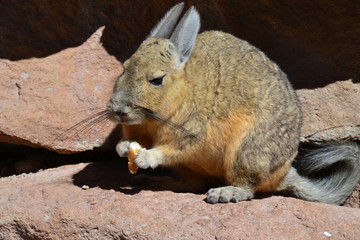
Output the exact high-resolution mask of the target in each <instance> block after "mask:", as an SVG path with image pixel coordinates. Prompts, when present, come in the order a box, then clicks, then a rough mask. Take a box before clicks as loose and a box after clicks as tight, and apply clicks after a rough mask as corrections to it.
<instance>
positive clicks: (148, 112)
mask: <svg viewBox="0 0 360 240" xmlns="http://www.w3.org/2000/svg"><path fill="white" fill-rule="evenodd" d="M133 105H135V106H136V107H139V108H141V109H143V110H144V112H145V114H146V116H147V117H150V118H152V119H154V120H157V121H159V122H161V123H164V124H166V125H167V126H169V127H171V128H172V129H174V130H176V131H180V132H182V133H184V134H186V135H187V136H189V137H191V138H194V139H196V140H197V141H199V142H201V143H202V144H204V145H206V146H210V147H211V148H213V149H215V150H217V151H219V152H221V149H219V148H217V147H216V146H212V145H210V144H208V143H207V142H206V141H204V140H203V139H201V138H200V137H199V136H198V135H196V134H194V133H192V132H190V131H189V130H187V129H186V128H184V127H183V126H182V125H179V124H176V123H174V122H172V121H170V120H169V119H167V118H166V117H164V116H162V115H161V114H159V113H157V112H154V111H152V110H150V109H148V108H145V107H142V106H139V105H136V104H133Z"/></svg>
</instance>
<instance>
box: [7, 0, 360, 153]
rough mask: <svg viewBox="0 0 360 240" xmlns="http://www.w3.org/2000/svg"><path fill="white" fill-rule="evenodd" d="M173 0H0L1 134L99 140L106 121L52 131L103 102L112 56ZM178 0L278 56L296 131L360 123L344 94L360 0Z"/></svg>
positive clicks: (39, 141) (58, 144) (19, 138)
mask: <svg viewBox="0 0 360 240" xmlns="http://www.w3.org/2000/svg"><path fill="white" fill-rule="evenodd" d="M176 2H178V1H177V0H169V1H156V0H148V1H140V0H134V1H127V0H116V1H102V0H94V1H86V0H79V1H72V0H64V1H50V2H49V1H38V0H29V1H10V2H9V1H2V2H1V3H0V34H1V37H0V76H1V82H0V98H1V101H0V141H3V142H11V143H21V144H28V145H33V146H41V147H46V148H48V149H53V150H56V151H59V152H65V151H68V152H69V151H83V150H85V149H92V148H93V147H94V146H99V145H101V144H102V143H103V142H104V140H105V138H106V137H107V136H108V135H109V134H110V133H111V131H112V129H113V126H102V127H93V128H92V130H91V131H85V133H81V134H79V135H77V133H79V132H84V129H83V131H81V129H82V127H84V126H86V123H84V124H82V125H80V126H79V127H78V128H76V129H73V131H70V132H67V134H65V137H63V138H60V140H61V141H54V139H55V138H56V137H54V136H58V135H60V134H61V133H63V132H64V131H65V130H66V129H67V128H69V127H71V126H73V125H75V124H76V123H77V122H79V121H81V120H83V119H86V118H87V117H88V116H91V115H92V114H94V113H96V112H98V111H100V109H103V108H104V106H105V103H106V101H107V100H108V98H109V94H110V92H111V90H112V86H113V83H114V80H115V78H116V76H117V75H119V74H120V73H121V66H120V63H119V62H121V61H123V60H124V59H126V58H127V57H128V56H129V55H130V54H131V53H132V52H133V51H134V50H135V49H136V48H137V47H138V45H139V44H140V42H141V41H142V40H143V39H144V37H145V36H146V35H147V34H148V33H149V31H150V29H151V28H152V27H153V26H154V25H155V23H156V22H157V21H158V20H159V19H160V18H161V16H162V15H163V14H164V13H165V12H166V11H167V10H168V9H169V8H170V7H171V6H173V5H174V4H175V3H176ZM185 2H186V4H187V6H189V5H195V6H196V7H197V8H198V10H199V12H200V14H201V16H202V30H209V29H215V30H224V31H227V32H230V33H233V34H234V35H236V36H238V37H240V38H242V39H245V40H247V41H249V42H250V43H252V44H254V45H255V46H257V47H258V48H260V49H261V50H263V51H264V52H265V53H266V54H268V56H269V57H270V58H271V59H273V60H274V61H275V62H277V63H278V64H279V65H280V66H281V68H282V69H283V70H284V71H285V72H286V74H288V76H289V78H290V80H291V82H292V84H293V85H294V87H295V88H296V89H298V90H299V94H300V97H301V98H302V101H303V103H304V105H305V114H306V115H305V126H304V130H303V133H304V136H305V135H309V134H313V133H314V132H316V131H319V130H322V129H326V128H330V127H333V125H335V126H338V125H344V124H345V123H346V124H351V125H353V124H356V125H358V124H360V123H359V122H358V119H359V117H358V116H356V115H355V114H356V113H358V112H360V106H359V102H360V101H355V100H352V99H355V98H356V99H358V98H359V95H360V94H359V80H360V72H359V71H360V59H359V58H360V57H359V55H358V54H355V53H357V52H359V51H360V49H359V48H360V45H359V44H358V43H359V36H360V28H358V27H357V26H358V22H359V14H358V12H360V3H359V1H357V0H343V1H338V0H328V1H327V2H326V4H324V2H323V1H322V0H300V1H296V2H294V1H291V2H289V1H286V0H270V1H237V2H236V4H234V1H230V0H226V1H223V0H209V1H197V0H188V1H185ZM150 13H151V14H150ZM103 26H105V28H103ZM100 42H101V44H100ZM346 79H352V82H350V81H341V80H346ZM336 81H339V82H336ZM322 87H326V88H325V89H321V88H322ZM332 94H335V96H334V97H332V96H331V95H332ZM336 94H339V95H336ZM325 110H326V111H325ZM354 116H355V117H354ZM320 118H321V120H320ZM87 123H88V122H87ZM88 126H89V125H88ZM113 133H114V136H113V135H111V139H113V138H114V139H116V136H115V135H116V133H118V131H114V132H113ZM355 137H357V138H359V134H358V132H357V133H355ZM108 140H109V141H108V142H111V141H110V139H108Z"/></svg>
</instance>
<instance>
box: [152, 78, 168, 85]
mask: <svg viewBox="0 0 360 240" xmlns="http://www.w3.org/2000/svg"><path fill="white" fill-rule="evenodd" d="M164 77H165V76H162V77H159V78H154V79H152V80H150V81H149V82H150V83H151V85H154V86H160V85H162V83H163V79H164Z"/></svg>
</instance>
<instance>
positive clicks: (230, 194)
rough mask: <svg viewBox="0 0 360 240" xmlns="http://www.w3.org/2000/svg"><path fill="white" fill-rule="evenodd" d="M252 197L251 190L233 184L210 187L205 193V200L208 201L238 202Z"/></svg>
mask: <svg viewBox="0 0 360 240" xmlns="http://www.w3.org/2000/svg"><path fill="white" fill-rule="evenodd" d="M253 197H254V193H253V191H251V190H245V189H243V188H241V187H234V186H226V187H219V188H211V189H210V190H209V191H208V192H207V193H206V201H207V202H208V203H228V202H240V201H245V200H249V199H251V198H253Z"/></svg>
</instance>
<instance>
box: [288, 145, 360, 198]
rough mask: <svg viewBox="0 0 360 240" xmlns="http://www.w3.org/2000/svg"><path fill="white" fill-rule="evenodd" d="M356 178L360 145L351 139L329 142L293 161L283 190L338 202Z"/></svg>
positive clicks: (350, 188) (346, 193)
mask: <svg viewBox="0 0 360 240" xmlns="http://www.w3.org/2000/svg"><path fill="white" fill-rule="evenodd" d="M300 155H301V154H300ZM359 180H360V146H359V145H358V144H357V143H354V142H353V143H342V144H341V143H340V144H331V145H325V146H321V147H320V148H316V149H312V150H310V151H309V152H307V153H305V154H304V155H303V156H300V157H299V158H298V159H297V160H295V162H294V164H293V167H292V168H291V170H290V172H289V173H288V175H287V176H286V178H285V181H284V185H283V186H282V189H284V190H287V191H288V190H290V192H291V193H292V194H294V195H295V196H296V197H298V198H301V199H305V200H308V201H314V202H325V203H330V204H336V205H340V204H342V203H344V202H345V200H346V199H347V198H348V197H349V195H350V194H351V193H352V191H353V190H354V188H355V187H356V185H357V183H358V182H359Z"/></svg>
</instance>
